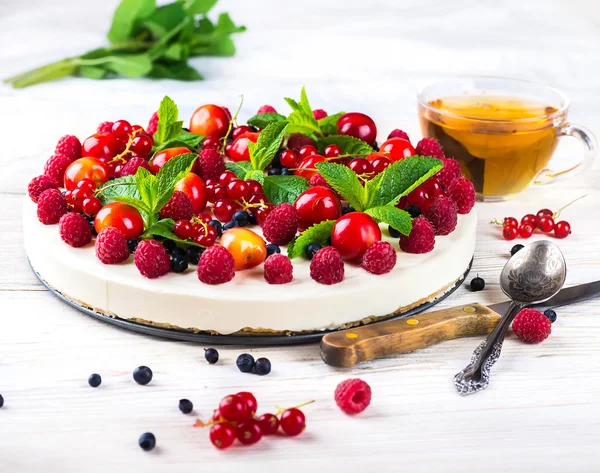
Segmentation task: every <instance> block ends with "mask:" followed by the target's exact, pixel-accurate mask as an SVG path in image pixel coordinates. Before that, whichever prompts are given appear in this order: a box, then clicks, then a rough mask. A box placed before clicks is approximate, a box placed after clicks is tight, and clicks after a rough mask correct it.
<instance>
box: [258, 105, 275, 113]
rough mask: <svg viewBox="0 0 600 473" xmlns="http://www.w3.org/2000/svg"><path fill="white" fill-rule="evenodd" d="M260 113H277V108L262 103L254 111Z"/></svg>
mask: <svg viewBox="0 0 600 473" xmlns="http://www.w3.org/2000/svg"><path fill="white" fill-rule="evenodd" d="M261 113H277V110H275V107H272V106H271V105H263V106H262V107H260V108H259V109H258V112H256V114H257V115H260V114H261Z"/></svg>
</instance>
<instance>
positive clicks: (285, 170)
mask: <svg viewBox="0 0 600 473" xmlns="http://www.w3.org/2000/svg"><path fill="white" fill-rule="evenodd" d="M292 174H294V171H290V169H289V168H281V175H282V176H291V175H292Z"/></svg>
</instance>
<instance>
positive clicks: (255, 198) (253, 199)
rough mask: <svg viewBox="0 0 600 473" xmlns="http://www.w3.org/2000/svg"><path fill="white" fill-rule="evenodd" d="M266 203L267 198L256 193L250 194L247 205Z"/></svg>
mask: <svg viewBox="0 0 600 473" xmlns="http://www.w3.org/2000/svg"><path fill="white" fill-rule="evenodd" d="M266 202H267V196H266V195H265V194H263V193H262V192H258V193H256V194H252V195H251V196H250V197H249V198H248V203H249V204H265V203H266Z"/></svg>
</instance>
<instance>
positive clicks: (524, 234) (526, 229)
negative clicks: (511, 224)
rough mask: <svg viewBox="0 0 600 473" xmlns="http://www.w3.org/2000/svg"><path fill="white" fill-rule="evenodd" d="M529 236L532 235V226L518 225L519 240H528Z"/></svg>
mask: <svg viewBox="0 0 600 473" xmlns="http://www.w3.org/2000/svg"><path fill="white" fill-rule="evenodd" d="M531 235H533V225H531V224H529V223H522V224H521V225H519V236H520V237H521V238H529V237H530V236H531Z"/></svg>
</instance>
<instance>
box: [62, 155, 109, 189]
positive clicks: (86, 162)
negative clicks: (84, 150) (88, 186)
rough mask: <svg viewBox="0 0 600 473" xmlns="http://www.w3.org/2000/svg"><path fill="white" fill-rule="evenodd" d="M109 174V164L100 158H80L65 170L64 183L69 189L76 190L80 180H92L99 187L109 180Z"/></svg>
mask: <svg viewBox="0 0 600 473" xmlns="http://www.w3.org/2000/svg"><path fill="white" fill-rule="evenodd" d="M109 176H110V171H109V169H108V166H106V164H104V163H103V162H102V161H100V160H99V159H96V158H92V157H86V158H79V159H76V160H75V161H73V162H72V163H71V164H69V166H68V167H67V169H66V170H65V176H64V185H65V188H66V189H67V190H74V189H75V188H76V187H77V184H78V183H79V182H80V181H83V180H90V181H92V182H93V183H94V184H95V185H96V187H98V186H100V185H101V184H104V183H105V182H106V181H108V178H109Z"/></svg>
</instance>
